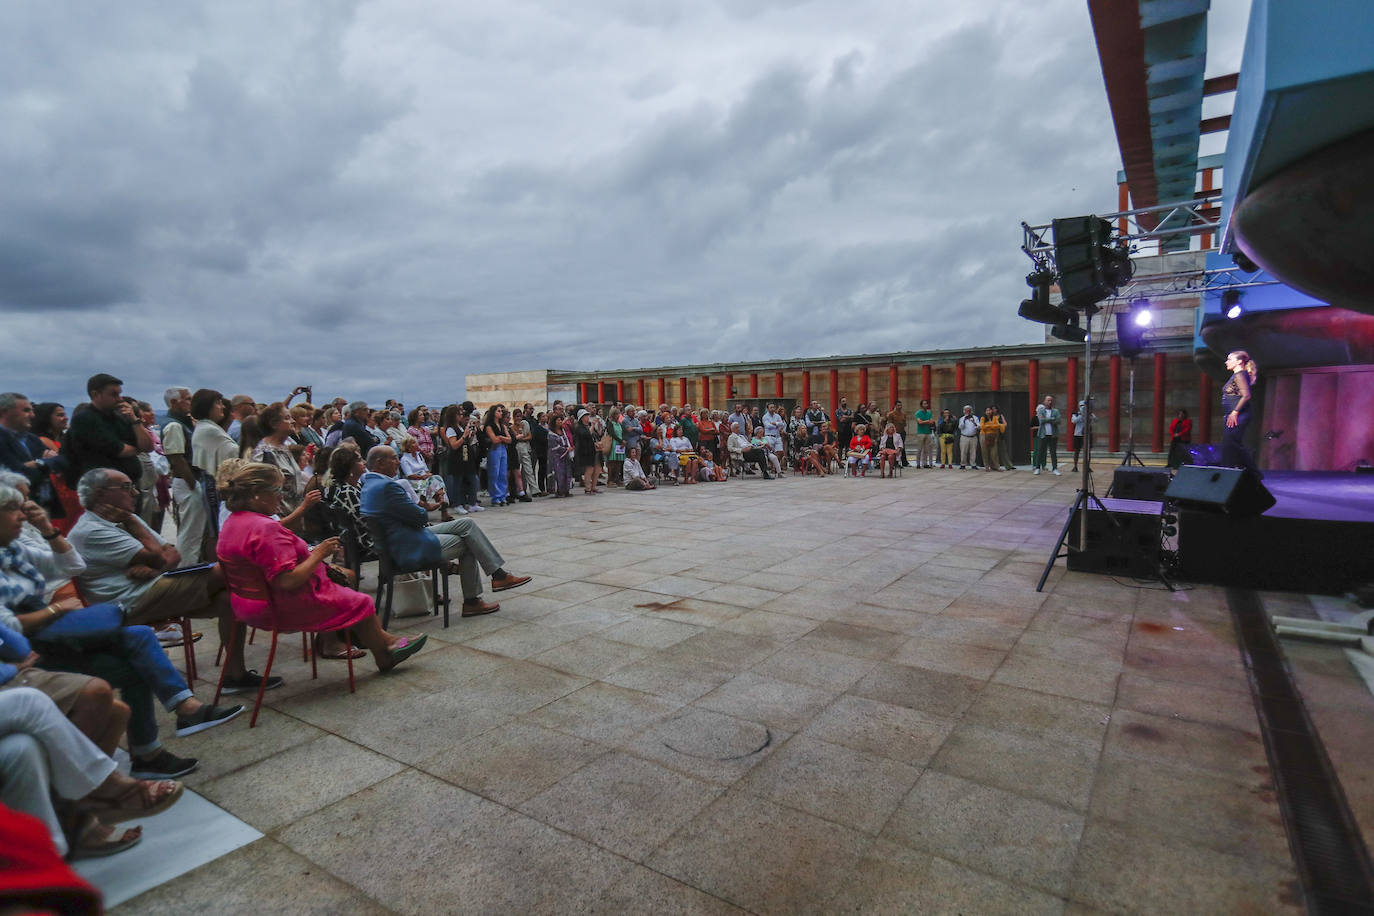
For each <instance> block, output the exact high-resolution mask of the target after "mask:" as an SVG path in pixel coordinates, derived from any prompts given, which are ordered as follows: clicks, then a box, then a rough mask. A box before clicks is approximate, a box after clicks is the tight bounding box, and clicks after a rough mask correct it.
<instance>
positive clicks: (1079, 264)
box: [1052, 216, 1135, 308]
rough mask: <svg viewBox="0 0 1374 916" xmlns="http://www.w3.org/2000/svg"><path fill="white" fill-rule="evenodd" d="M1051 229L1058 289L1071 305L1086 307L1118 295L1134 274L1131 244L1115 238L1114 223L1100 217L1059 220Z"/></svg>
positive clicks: (1069, 305)
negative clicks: (1118, 291) (1122, 285)
mask: <svg viewBox="0 0 1374 916" xmlns="http://www.w3.org/2000/svg"><path fill="white" fill-rule="evenodd" d="M1052 230H1053V232H1054V263H1055V266H1056V267H1057V268H1058V269H1059V290H1060V292H1061V293H1062V294H1063V296H1064V304H1065V305H1066V306H1068V307H1069V308H1083V307H1084V306H1088V305H1092V304H1094V303H1096V302H1100V301H1102V300H1103V299H1106V298H1107V297H1108V296H1114V295H1116V291H1117V289H1118V288H1119V287H1120V286H1121V284H1123V283H1125V282H1126V281H1127V280H1129V279H1130V278H1131V276H1132V275H1133V274H1134V273H1135V264H1134V263H1132V261H1131V246H1130V243H1129V242H1128V241H1127V240H1126V239H1121V238H1117V239H1113V238H1112V224H1111V223H1110V222H1108V221H1107V220H1105V219H1102V218H1101V217H1100V216H1073V217H1069V218H1067V219H1056V220H1054V222H1053V223H1052Z"/></svg>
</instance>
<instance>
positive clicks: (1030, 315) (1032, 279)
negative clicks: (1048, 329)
mask: <svg viewBox="0 0 1374 916" xmlns="http://www.w3.org/2000/svg"><path fill="white" fill-rule="evenodd" d="M1053 280H1054V274H1053V273H1052V272H1050V270H1048V269H1047V268H1044V267H1041V268H1039V269H1037V270H1033V271H1031V272H1030V273H1028V274H1026V285H1027V286H1029V287H1030V288H1031V297H1030V298H1029V299H1022V300H1021V307H1020V308H1019V309H1017V310H1016V314H1018V315H1020V316H1021V317H1022V318H1027V319H1029V320H1031V321H1038V322H1040V323H1041V324H1064V323H1065V322H1067V321H1068V320H1069V318H1070V317H1073V316H1074V313H1073V311H1072V310H1070V309H1066V308H1062V307H1060V306H1057V305H1051V304H1050V283H1051V282H1053Z"/></svg>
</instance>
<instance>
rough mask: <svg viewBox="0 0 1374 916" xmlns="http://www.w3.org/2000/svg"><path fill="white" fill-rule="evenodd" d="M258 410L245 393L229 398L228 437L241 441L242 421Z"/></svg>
mask: <svg viewBox="0 0 1374 916" xmlns="http://www.w3.org/2000/svg"><path fill="white" fill-rule="evenodd" d="M257 412H258V405H257V404H256V403H255V402H254V401H253V399H252V398H251V397H249V396H248V395H246V394H236V395H234V396H233V397H232V398H230V399H229V429H228V433H229V438H230V439H233V440H234V441H235V442H242V441H243V421H244V420H247V419H248V418H249V417H251V416H253V414H255V413H257Z"/></svg>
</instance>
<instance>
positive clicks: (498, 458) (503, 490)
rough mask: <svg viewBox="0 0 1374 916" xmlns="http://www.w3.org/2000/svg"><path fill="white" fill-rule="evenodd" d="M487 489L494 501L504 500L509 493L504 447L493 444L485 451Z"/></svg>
mask: <svg viewBox="0 0 1374 916" xmlns="http://www.w3.org/2000/svg"><path fill="white" fill-rule="evenodd" d="M487 490H488V491H489V492H490V493H491V501H492V502H494V503H498V502H505V501H506V497H507V496H508V495H509V492H508V488H507V485H506V447H505V446H504V445H496V446H493V447H492V449H491V451H489V452H487Z"/></svg>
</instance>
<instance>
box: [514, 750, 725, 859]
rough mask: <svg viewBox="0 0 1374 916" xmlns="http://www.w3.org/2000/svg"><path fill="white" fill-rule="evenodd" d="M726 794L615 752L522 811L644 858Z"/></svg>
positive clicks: (528, 803) (561, 782) (616, 850)
mask: <svg viewBox="0 0 1374 916" xmlns="http://www.w3.org/2000/svg"><path fill="white" fill-rule="evenodd" d="M720 792H721V789H720V787H719V786H715V785H712V784H711V783H707V782H702V781H700V780H696V779H692V778H691V777H688V776H684V775H683V774H681V773H677V772H674V771H672V770H668V769H665V768H663V767H661V766H659V765H658V764H656V763H651V762H649V761H647V760H642V759H640V758H638V757H631V756H629V755H627V754H623V753H618V752H614V753H610V754H606V755H604V756H601V757H598V758H597V759H595V760H593V761H592V762H590V763H588V764H587V765H586V766H584V767H582V768H581V769H580V770H577V771H576V772H574V773H571V774H569V775H568V776H565V777H564V778H563V779H561V780H559V781H558V783H556V784H555V785H553V786H551V787H549V788H548V789H546V790H544V791H543V792H541V793H540V794H539V795H536V796H534V797H533V798H530V799H529V800H527V801H525V802H523V803H522V804H521V805H520V806H519V809H520V810H521V811H522V812H524V813H525V814H528V815H529V816H530V817H533V818H535V819H536V820H539V821H542V822H544V823H546V824H549V825H550V826H553V827H557V828H559V829H560V830H565V831H567V832H568V833H571V834H574V835H575V836H580V837H582V838H583V839H584V840H588V841H590V842H592V843H595V844H596V845H597V846H600V847H602V848H603V849H608V850H610V851H611V852H614V853H617V854H619V855H622V856H625V857H626V858H629V859H633V860H634V861H636V862H640V861H643V860H644V858H645V857H646V856H648V855H649V853H650V852H652V851H653V850H654V849H656V848H658V846H659V845H660V844H661V843H662V842H663V841H664V840H666V839H668V837H669V836H671V835H672V834H673V832H674V831H675V830H677V829H678V827H680V826H682V825H683V824H685V823H687V822H688V821H689V820H691V819H692V818H694V817H696V815H697V814H698V813H699V812H700V811H701V810H702V809H703V808H705V807H706V806H707V805H708V804H710V803H711V802H712V801H714V800H715V798H716V796H718V795H719V794H720Z"/></svg>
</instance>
